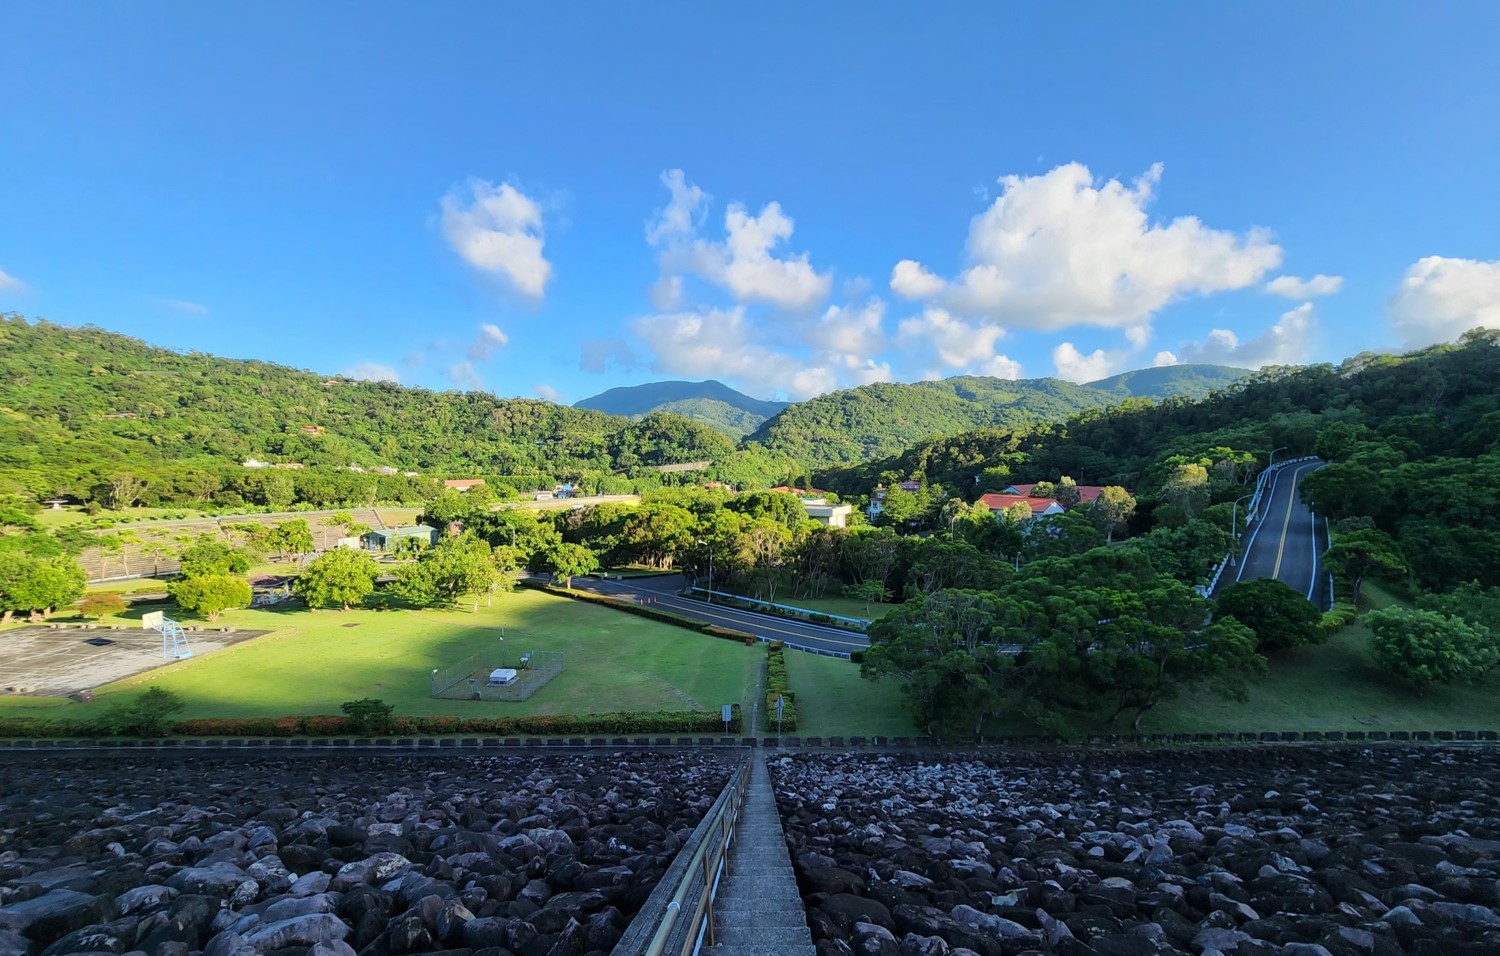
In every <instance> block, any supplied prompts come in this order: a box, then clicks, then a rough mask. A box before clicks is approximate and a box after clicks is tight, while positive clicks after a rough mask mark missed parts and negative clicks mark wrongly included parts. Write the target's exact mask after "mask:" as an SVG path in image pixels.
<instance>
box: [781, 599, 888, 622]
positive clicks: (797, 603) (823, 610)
mask: <svg viewBox="0 0 1500 956" xmlns="http://www.w3.org/2000/svg"><path fill="white" fill-rule="evenodd" d="M777 603H778V604H789V605H791V606H792V607H801V608H806V609H807V610H809V611H816V612H818V613H819V614H837V615H839V616H840V617H854V618H859V619H860V620H862V621H874V620H878V619H879V618H881V617H883V616H884V615H885V614H887V613H888V612H889V611H890V610H891V608H893V607H895V606H896V605H894V604H880V603H878V602H875V601H872V602H870V603H869V604H866V603H865V602H864V601H858V600H855V599H854V598H846V597H820V598H814V597H805V598H803V597H789V598H783V599H782V600H780V601H778V602H777Z"/></svg>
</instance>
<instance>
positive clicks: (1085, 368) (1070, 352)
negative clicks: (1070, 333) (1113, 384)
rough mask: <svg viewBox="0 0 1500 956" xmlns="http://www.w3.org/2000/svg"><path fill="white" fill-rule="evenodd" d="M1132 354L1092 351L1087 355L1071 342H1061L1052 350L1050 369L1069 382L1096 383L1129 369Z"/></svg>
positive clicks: (1101, 350)
mask: <svg viewBox="0 0 1500 956" xmlns="http://www.w3.org/2000/svg"><path fill="white" fill-rule="evenodd" d="M1132 354H1133V353H1131V352H1126V351H1108V352H1106V351H1105V350H1104V349H1094V350H1093V351H1092V352H1090V353H1089V354H1087V355H1084V354H1083V353H1082V352H1080V351H1078V347H1077V346H1075V345H1074V344H1073V343H1072V342H1063V343H1062V344H1061V345H1059V346H1057V347H1056V348H1054V349H1053V350H1052V367H1053V368H1054V369H1056V370H1057V377H1058V378H1060V379H1063V380H1065V381H1069V382H1097V381H1099V379H1101V378H1109V377H1110V376H1111V375H1114V374H1115V373H1116V372H1123V371H1125V370H1127V369H1128V368H1129V367H1130V362H1131V356H1132Z"/></svg>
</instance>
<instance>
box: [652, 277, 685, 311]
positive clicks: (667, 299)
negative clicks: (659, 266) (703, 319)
mask: <svg viewBox="0 0 1500 956" xmlns="http://www.w3.org/2000/svg"><path fill="white" fill-rule="evenodd" d="M681 304H682V276H679V275H664V276H662V277H661V278H660V279H658V280H656V284H655V285H653V286H652V287H651V306H652V308H654V309H656V311H658V312H671V311H673V310H674V309H676V308H677V307H678V306H680V305H681Z"/></svg>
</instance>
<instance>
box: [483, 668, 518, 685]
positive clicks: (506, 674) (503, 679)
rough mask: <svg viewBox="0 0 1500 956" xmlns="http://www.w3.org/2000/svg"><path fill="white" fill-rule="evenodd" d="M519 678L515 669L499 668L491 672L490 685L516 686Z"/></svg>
mask: <svg viewBox="0 0 1500 956" xmlns="http://www.w3.org/2000/svg"><path fill="white" fill-rule="evenodd" d="M519 676H520V675H519V674H518V673H517V672H516V669H515V668H514V667H497V668H495V669H494V670H492V671H490V679H489V685H490V686H491V687H503V686H504V685H506V684H514V683H515V682H516V679H517V678H518V677H519Z"/></svg>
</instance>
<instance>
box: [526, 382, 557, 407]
mask: <svg viewBox="0 0 1500 956" xmlns="http://www.w3.org/2000/svg"><path fill="white" fill-rule="evenodd" d="M531 390H532V391H533V392H535V393H536V397H537V398H541V399H546V400H547V401H549V402H553V403H555V404H557V405H561V404H563V397H562V392H559V391H558V390H557V389H555V388H553V387H552V386H551V385H548V384H547V383H546V382H538V383H537V384H535V385H533V386H532V387H531Z"/></svg>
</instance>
